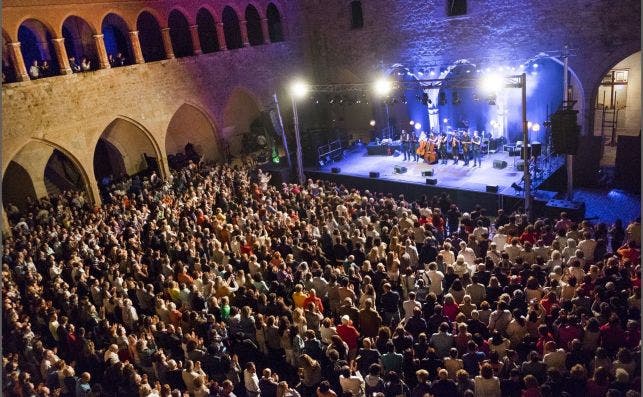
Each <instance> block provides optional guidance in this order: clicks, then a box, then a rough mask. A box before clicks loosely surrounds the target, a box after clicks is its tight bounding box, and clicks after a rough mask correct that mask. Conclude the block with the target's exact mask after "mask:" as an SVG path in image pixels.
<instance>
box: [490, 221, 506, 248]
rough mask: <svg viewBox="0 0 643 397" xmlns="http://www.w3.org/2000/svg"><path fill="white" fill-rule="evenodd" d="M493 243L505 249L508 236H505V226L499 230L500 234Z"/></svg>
mask: <svg viewBox="0 0 643 397" xmlns="http://www.w3.org/2000/svg"><path fill="white" fill-rule="evenodd" d="M491 242H492V243H495V244H496V247H500V248H501V249H502V248H504V247H505V245H506V244H507V235H506V234H505V227H504V226H500V227H499V228H498V232H497V233H496V234H495V235H494V236H493V239H491Z"/></svg>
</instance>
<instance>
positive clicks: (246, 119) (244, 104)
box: [221, 87, 262, 153]
mask: <svg viewBox="0 0 643 397" xmlns="http://www.w3.org/2000/svg"><path fill="white" fill-rule="evenodd" d="M260 103H261V102H260V101H259V100H258V98H257V97H256V96H255V95H254V94H252V93H251V92H250V91H249V90H247V89H245V88H241V87H237V88H235V89H233V90H232V92H231V93H230V96H229V97H228V100H227V101H226V104H225V106H224V108H223V126H224V127H223V130H222V134H221V138H222V141H224V142H222V144H223V148H224V151H225V150H226V146H229V149H230V152H231V153H240V152H241V151H242V147H241V141H242V138H243V136H244V135H245V134H246V133H248V132H249V131H250V124H252V122H253V121H254V120H255V119H256V118H257V117H259V116H260V113H261V109H262V108H261V105H260Z"/></svg>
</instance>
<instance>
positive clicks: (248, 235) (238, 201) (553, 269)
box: [2, 163, 641, 397]
mask: <svg viewBox="0 0 643 397" xmlns="http://www.w3.org/2000/svg"><path fill="white" fill-rule="evenodd" d="M268 180H269V178H268V177H266V175H265V174H263V173H261V172H260V171H253V170H250V169H246V168H243V167H237V168H232V167H230V166H226V165H203V164H199V165H196V164H194V163H189V164H188V166H187V167H184V168H182V169H179V170H175V171H173V172H172V175H171V177H169V178H168V179H167V180H165V181H164V180H161V179H160V178H158V177H156V178H150V179H145V180H140V179H138V178H135V179H129V180H124V181H122V182H119V183H117V184H115V185H113V186H111V187H110V188H109V190H108V192H107V194H106V195H105V198H104V200H103V203H102V204H101V205H100V206H92V205H90V204H89V202H88V201H87V200H86V199H85V197H84V195H83V194H82V193H79V192H66V193H64V194H62V195H59V196H52V197H49V198H48V199H41V200H39V201H37V202H29V203H28V205H26V207H25V208H23V209H19V208H18V207H16V206H13V205H11V204H9V205H8V206H7V214H8V217H9V219H10V224H11V226H12V234H11V235H6V236H4V244H3V258H2V261H3V263H2V281H3V283H2V288H3V291H2V292H3V317H2V321H3V322H2V326H3V340H2V347H3V388H4V390H3V391H4V394H5V395H7V396H20V397H31V396H54V395H60V396H70V397H84V396H142V397H147V396H185V395H189V396H197V397H201V396H216V397H224V396H225V397H228V396H250V397H258V396H261V397H264V396H265V397H273V396H277V397H284V396H295V397H296V396H304V397H308V396H317V397H335V396H346V397H350V396H353V397H363V396H368V397H371V396H377V397H389V396H395V397H397V396H406V397H425V396H434V397H452V396H467V397H468V396H474V397H475V396H480V397H486V396H507V397H513V396H524V397H537V396H542V397H546V396H565V395H567V396H578V397H580V396H583V397H598V396H610V397H618V396H620V397H634V396H639V395H640V394H639V393H640V386H639V381H640V377H639V375H638V374H639V373H640V326H639V322H640V311H639V307H640V250H639V247H640V243H641V241H640V219H637V220H635V221H632V222H631V223H630V224H629V225H627V227H624V226H623V225H622V224H621V223H617V224H615V225H613V226H611V227H610V226H608V225H605V224H596V225H593V224H591V223H590V222H588V221H582V222H575V221H574V220H572V219H570V218H569V217H567V216H566V215H565V214H564V213H563V214H561V216H560V218H559V219H544V218H539V219H537V220H535V221H533V222H530V221H529V219H528V218H527V216H526V215H525V214H523V213H521V212H520V211H517V212H514V213H511V214H505V213H504V212H503V211H502V210H501V211H499V212H498V214H494V216H493V217H490V216H489V214H487V213H486V211H485V210H484V209H482V208H480V207H476V208H472V209H471V211H470V212H462V211H461V210H460V209H459V208H458V206H457V205H456V203H453V202H452V201H451V200H450V198H449V197H448V196H447V195H446V194H442V195H441V196H439V197H433V198H427V197H422V198H421V199H419V200H416V201H407V200H406V199H405V197H403V196H399V197H393V196H392V195H390V194H384V193H375V192H369V191H358V190H356V189H351V188H347V187H344V186H341V185H337V184H335V183H332V182H327V181H312V180H309V181H307V183H306V184H305V185H304V186H300V185H297V184H281V185H269V184H268Z"/></svg>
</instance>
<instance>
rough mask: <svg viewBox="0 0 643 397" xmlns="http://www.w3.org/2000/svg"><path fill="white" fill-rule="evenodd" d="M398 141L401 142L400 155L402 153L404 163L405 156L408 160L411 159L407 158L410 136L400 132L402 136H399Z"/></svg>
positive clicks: (404, 131)
mask: <svg viewBox="0 0 643 397" xmlns="http://www.w3.org/2000/svg"><path fill="white" fill-rule="evenodd" d="M400 141H401V142H402V153H404V161H406V159H407V156H408V158H409V160H410V159H411V157H410V156H409V145H410V141H411V136H410V135H409V133H408V132H406V130H402V135H400Z"/></svg>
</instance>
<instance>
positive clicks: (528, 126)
mask: <svg viewBox="0 0 643 397" xmlns="http://www.w3.org/2000/svg"><path fill="white" fill-rule="evenodd" d="M527 129H528V130H530V129H531V121H528V122H527Z"/></svg>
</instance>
